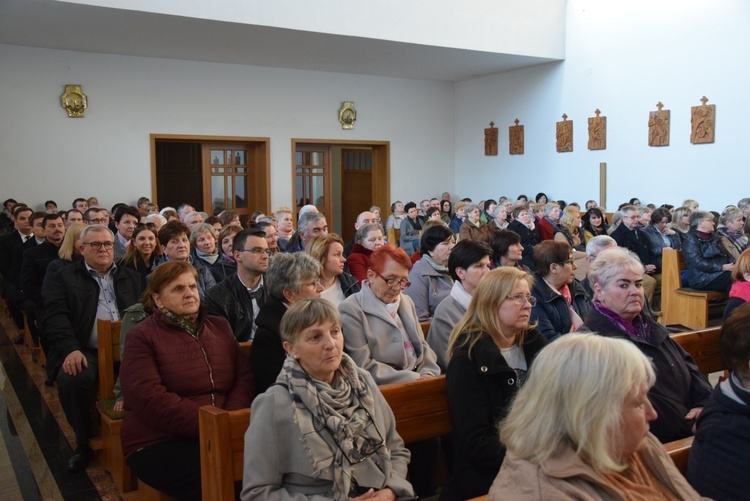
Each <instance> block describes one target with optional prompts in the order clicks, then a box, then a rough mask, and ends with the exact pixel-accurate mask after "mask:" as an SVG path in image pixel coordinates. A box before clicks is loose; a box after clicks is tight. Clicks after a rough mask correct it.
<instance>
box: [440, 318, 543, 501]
mask: <svg viewBox="0 0 750 501" xmlns="http://www.w3.org/2000/svg"><path fill="white" fill-rule="evenodd" d="M546 345H547V340H546V339H544V336H542V335H541V334H540V333H539V332H538V331H536V330H532V331H530V332H528V333H527V334H526V338H525V339H524V343H523V354H524V357H525V358H526V365H527V366H528V368H531V364H532V363H533V361H534V358H535V357H536V355H537V353H539V351H541V349H542V348H544V347H545V346H546ZM517 379H518V376H517V374H516V372H515V370H514V369H512V368H510V367H508V364H507V362H506V361H505V359H504V358H503V356H502V354H501V352H500V348H498V347H497V345H496V344H495V342H494V341H493V340H492V338H490V337H489V336H488V335H485V336H483V337H481V338H480V339H479V340H478V341H477V343H476V344H475V345H474V348H473V349H472V350H471V355H469V349H468V346H464V347H462V348H459V349H458V350H456V352H455V353H454V354H453V356H452V357H451V360H450V362H449V364H448V372H447V375H446V385H447V389H448V404H449V406H450V412H451V419H452V420H453V440H454V442H453V443H454V446H455V457H454V461H453V465H454V466H453V474H452V475H451V478H450V480H449V481H448V485H446V487H445V489H444V490H443V492H442V493H441V496H440V499H441V500H454V499H455V500H463V499H471V498H474V497H477V496H481V495H484V494H487V492H489V490H490V486H491V485H492V481H493V480H495V477H496V476H497V473H498V471H500V465H501V464H502V462H503V459H504V458H505V447H504V446H503V445H502V444H501V443H500V438H499V437H498V433H497V424H498V423H499V422H500V420H501V419H503V418H504V417H505V415H506V414H507V412H508V409H509V407H510V403H511V400H512V399H513V397H514V396H515V395H516V393H517V392H518V390H519V382H518V381H517Z"/></svg>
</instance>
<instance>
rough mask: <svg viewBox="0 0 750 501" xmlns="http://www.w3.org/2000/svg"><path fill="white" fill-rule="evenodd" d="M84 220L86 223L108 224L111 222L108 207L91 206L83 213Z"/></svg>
mask: <svg viewBox="0 0 750 501" xmlns="http://www.w3.org/2000/svg"><path fill="white" fill-rule="evenodd" d="M83 220H84V222H85V223H86V224H101V225H104V226H107V225H108V224H109V215H108V214H107V209H103V208H101V207H91V208H90V209H89V210H87V211H86V212H85V213H84V214H83Z"/></svg>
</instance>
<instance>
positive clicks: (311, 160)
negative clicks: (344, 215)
mask: <svg viewBox="0 0 750 501" xmlns="http://www.w3.org/2000/svg"><path fill="white" fill-rule="evenodd" d="M330 157H331V155H330V147H328V146H327V145H322V144H321V145H301V144H300V145H297V151H296V152H295V167H294V187H295V188H294V205H295V207H294V213H295V215H296V214H297V213H299V210H300V209H301V208H302V207H303V206H305V205H307V204H313V205H315V206H316V207H317V208H318V210H319V211H320V212H322V213H323V214H325V215H326V220H327V222H328V227H329V228H333V224H334V221H333V211H332V210H331V207H332V200H331V161H330V160H331V159H330Z"/></svg>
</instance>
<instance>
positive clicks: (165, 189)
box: [154, 141, 203, 210]
mask: <svg viewBox="0 0 750 501" xmlns="http://www.w3.org/2000/svg"><path fill="white" fill-rule="evenodd" d="M154 157H155V158H154V160H155V165H154V169H155V185H156V193H155V197H154V200H158V203H159V205H161V206H162V207H177V206H178V205H180V204H182V203H189V204H190V205H192V206H193V207H195V208H196V210H203V193H202V191H203V189H202V180H203V173H202V170H203V163H202V159H201V145H200V143H195V142H186V141H176V142H172V141H156V143H155V145H154Z"/></svg>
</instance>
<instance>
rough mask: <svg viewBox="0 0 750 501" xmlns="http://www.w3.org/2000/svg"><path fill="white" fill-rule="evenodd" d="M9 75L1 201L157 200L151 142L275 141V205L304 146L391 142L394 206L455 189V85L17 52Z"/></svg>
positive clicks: (1, 57) (0, 138)
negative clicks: (72, 111)
mask: <svg viewBox="0 0 750 501" xmlns="http://www.w3.org/2000/svg"><path fill="white" fill-rule="evenodd" d="M0 68H2V71H0V89H2V92H0V117H2V120H0V178H1V179H2V183H1V184H0V199H5V198H7V197H11V196H12V197H14V198H16V199H18V200H23V201H25V202H27V203H30V204H42V203H43V202H44V200H45V199H47V198H52V199H55V200H56V201H57V202H58V205H59V206H60V207H61V208H63V207H67V206H68V205H69V204H70V202H71V201H72V200H73V199H74V198H76V197H78V196H84V197H87V196H92V195H95V196H97V197H98V198H99V201H100V202H101V203H102V204H104V205H105V206H111V205H112V204H114V203H115V202H117V201H126V202H131V203H132V202H135V200H136V199H137V198H138V197H140V196H142V195H146V196H150V195H151V166H150V150H149V147H150V146H149V134H151V133H162V134H199V135H229V136H255V137H270V140H271V168H272V170H271V204H272V206H273V207H276V206H279V205H291V203H292V193H291V189H292V188H291V187H292V173H291V165H292V164H291V162H292V153H291V139H292V138H323V139H357V140H383V141H391V180H392V183H391V194H392V197H393V198H394V199H396V198H402V199H408V198H410V197H411V198H415V199H416V198H418V197H422V198H424V197H426V196H428V195H429V196H433V195H434V194H436V193H441V192H442V191H444V190H446V189H449V190H450V189H452V188H453V179H454V178H455V175H454V169H453V157H454V155H453V120H454V117H453V86H452V84H449V83H440V82H428V81H416V80H405V79H394V78H380V77H366V76H358V75H346V74H334V73H321V72H311V71H298V70H286V69H277V68H265V67H263V68H261V67H249V66H239V65H226V64H211V63H199V62H190V61H175V60H164V59H150V58H139V57H129V56H112V55H104V54H93V53H79V52H66V51H56V50H46V49H34V48H28V47H15V46H8V45H0ZM65 84H82V86H83V91H84V93H86V94H87V96H88V100H89V107H88V109H87V110H86V113H85V115H86V116H85V118H82V119H81V118H68V116H67V113H66V112H65V110H63V109H62V108H61V106H60V95H61V94H62V93H63V91H64V89H65ZM342 101H354V102H355V105H356V107H357V112H358V115H357V123H356V125H355V128H354V130H352V131H344V130H342V129H341V125H340V123H339V122H338V110H339V108H340V106H341V103H342Z"/></svg>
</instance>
